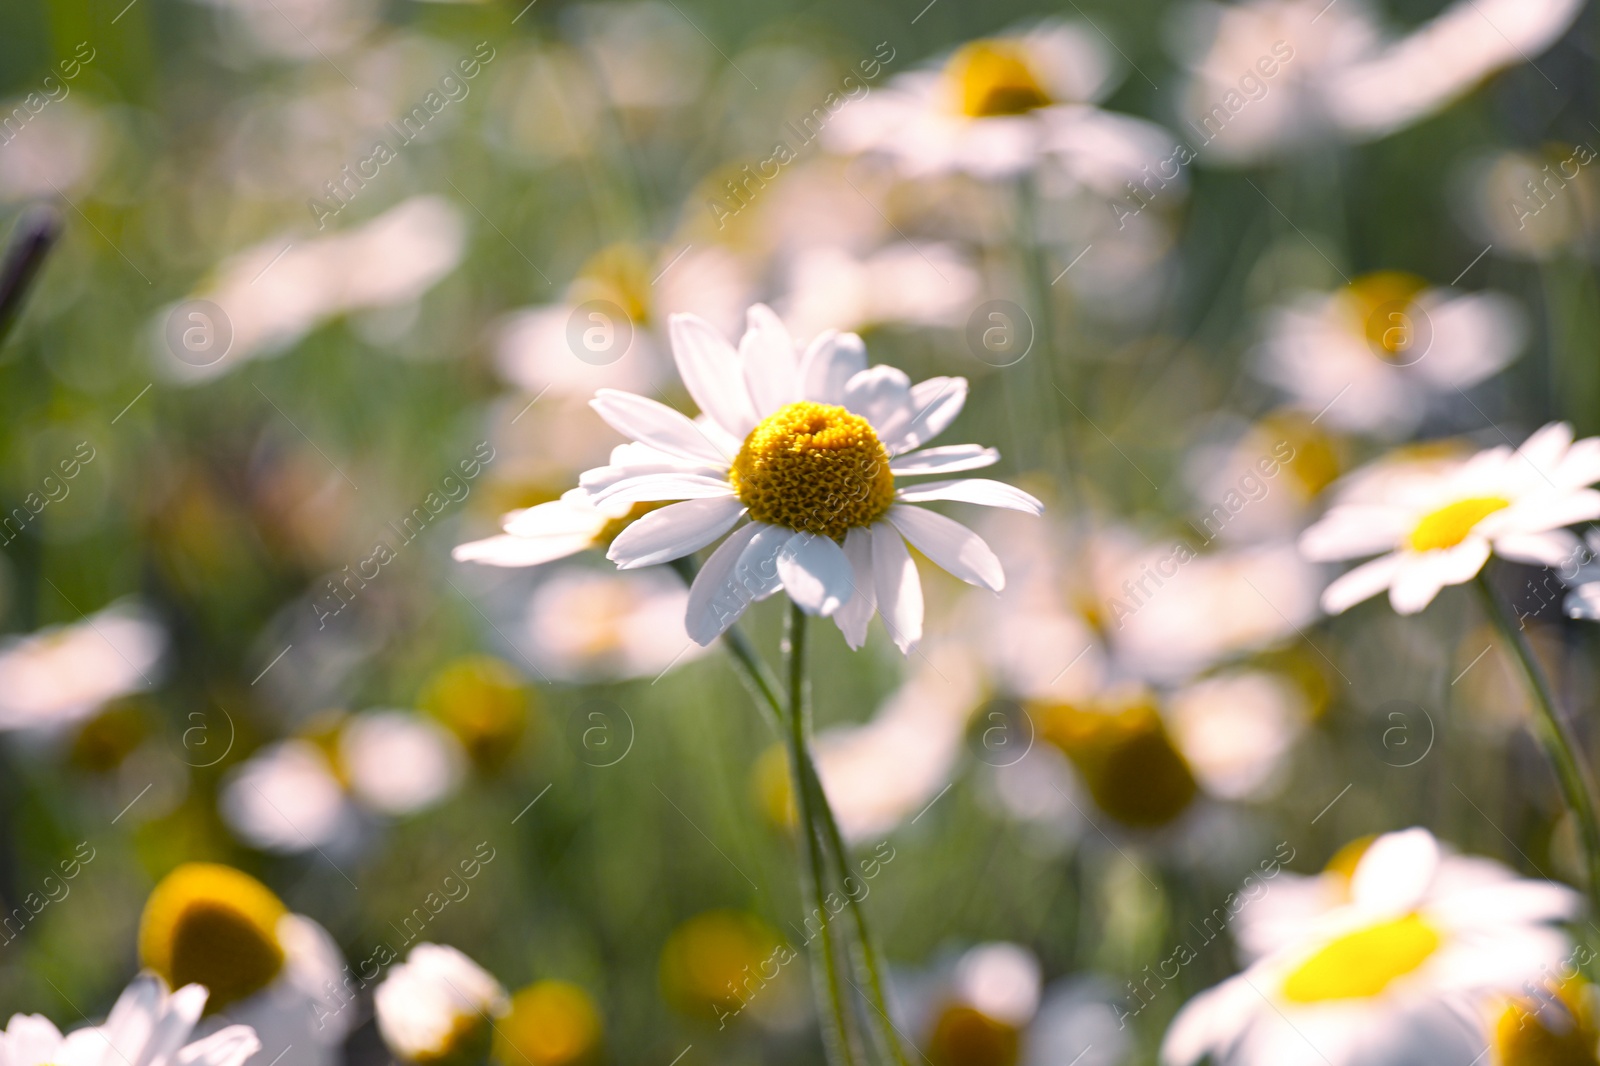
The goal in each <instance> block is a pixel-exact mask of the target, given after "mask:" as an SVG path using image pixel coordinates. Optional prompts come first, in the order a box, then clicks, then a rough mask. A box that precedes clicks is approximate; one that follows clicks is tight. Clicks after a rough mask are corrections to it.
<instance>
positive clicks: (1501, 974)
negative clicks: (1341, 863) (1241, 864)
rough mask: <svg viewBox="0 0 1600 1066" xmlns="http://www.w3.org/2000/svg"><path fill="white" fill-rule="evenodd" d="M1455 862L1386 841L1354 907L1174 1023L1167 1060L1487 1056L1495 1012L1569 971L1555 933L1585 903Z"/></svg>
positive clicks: (1309, 924)
mask: <svg viewBox="0 0 1600 1066" xmlns="http://www.w3.org/2000/svg"><path fill="white" fill-rule="evenodd" d="M1447 861H1448V860H1447V858H1446V856H1445V854H1444V853H1443V851H1442V849H1441V848H1440V846H1439V844H1438V842H1437V841H1436V840H1434V838H1433V836H1432V835H1431V834H1430V833H1428V831H1427V830H1425V829H1408V830H1406V831H1404V832H1400V833H1390V834H1388V835H1386V836H1383V837H1381V838H1379V839H1378V840H1377V841H1375V842H1374V843H1373V844H1372V846H1371V847H1370V848H1368V849H1367V851H1366V852H1365V854H1364V855H1362V857H1361V859H1360V862H1359V863H1358V864H1357V865H1356V866H1355V869H1354V874H1353V876H1352V877H1351V879H1350V889H1349V893H1350V898H1349V902H1348V903H1345V904H1343V905H1340V906H1336V907H1333V908H1331V909H1329V910H1326V911H1324V912H1322V913H1319V914H1308V915H1306V916H1305V917H1304V920H1302V921H1301V922H1299V923H1297V925H1296V928H1295V929H1294V930H1293V931H1292V932H1290V931H1289V930H1287V929H1285V936H1284V938H1283V942H1282V943H1281V944H1279V945H1278V946H1276V947H1274V948H1273V949H1272V950H1271V951H1269V952H1268V953H1267V954H1265V955H1264V956H1262V957H1261V958H1259V959H1257V960H1256V961H1255V962H1253V963H1252V964H1251V965H1250V966H1249V968H1248V969H1246V970H1245V971H1244V972H1243V973H1241V974H1239V975H1237V976H1235V977H1232V978H1230V979H1228V980H1227V981H1224V982H1223V983H1222V984H1220V985H1218V986H1216V987H1215V988H1213V989H1210V990H1209V991H1207V992H1203V993H1201V994H1200V995H1199V996H1197V997H1195V998H1194V999H1193V1000H1191V1001H1190V1002H1189V1003H1188V1004H1187V1005H1186V1006H1185V1007H1184V1008H1183V1009H1182V1010H1181V1011H1180V1012H1179V1013H1178V1016H1177V1017H1176V1018H1175V1019H1174V1020H1173V1023H1172V1027H1171V1028H1170V1029H1169V1030H1168V1031H1167V1035H1166V1038H1165V1040H1164V1041H1163V1043H1162V1049H1161V1055H1162V1060H1163V1062H1165V1063H1166V1064H1168V1066H1187V1064H1189V1063H1193V1062H1196V1061H1198V1060H1200V1059H1201V1058H1202V1057H1203V1056H1207V1055H1209V1056H1211V1061H1212V1062H1214V1063H1216V1064H1217V1066H1256V1064H1261V1066H1302V1064H1304V1066H1312V1064H1317V1066H1347V1064H1348V1066H1354V1064H1357V1063H1360V1064H1370V1063H1401V1062H1404V1063H1407V1064H1411V1066H1431V1064H1433V1063H1439V1064H1441V1066H1443V1064H1457V1066H1459V1064H1461V1063H1468V1062H1473V1061H1475V1056H1477V1057H1481V1055H1482V1053H1483V1050H1484V1045H1485V1044H1486V1043H1487V1035H1488V1034H1487V1032H1486V1026H1485V1017H1486V1009H1487V1008H1488V1007H1489V1006H1490V1005H1492V1004H1494V1003H1496V1002H1498V1001H1500V1000H1501V999H1502V998H1503V997H1504V996H1507V995H1517V994H1520V993H1521V992H1522V991H1523V987H1524V982H1531V983H1537V982H1540V981H1542V980H1543V978H1544V976H1545V974H1546V973H1547V972H1553V971H1554V970H1556V969H1557V968H1558V967H1559V966H1560V965H1561V964H1562V962H1563V960H1564V959H1565V958H1566V956H1567V954H1568V950H1569V944H1568V940H1567V937H1566V936H1565V935H1564V934H1563V933H1561V932H1559V931H1558V930H1556V929H1554V928H1552V927H1551V923H1554V922H1559V921H1563V920H1566V919H1570V918H1572V917H1574V916H1575V915H1576V914H1577V913H1578V911H1579V908H1580V903H1579V897H1578V895H1577V893H1575V892H1573V891H1572V890H1571V889H1569V888H1567V887H1565V886H1563V885H1557V884H1553V883H1551V882H1547V881H1529V880H1523V879H1520V878H1518V877H1516V876H1515V875H1514V874H1513V873H1512V872H1511V871H1510V870H1507V869H1506V868H1504V867H1503V866H1500V865H1499V864H1498V863H1493V862H1489V861H1487V860H1457V861H1456V862H1455V863H1453V864H1452V865H1449V866H1447V865H1446V864H1447ZM1277 891H1278V888H1277V887H1276V886H1275V887H1274V888H1273V889H1272V892H1274V893H1275V892H1277ZM1268 895H1269V896H1270V895H1271V893H1269V894H1268Z"/></svg>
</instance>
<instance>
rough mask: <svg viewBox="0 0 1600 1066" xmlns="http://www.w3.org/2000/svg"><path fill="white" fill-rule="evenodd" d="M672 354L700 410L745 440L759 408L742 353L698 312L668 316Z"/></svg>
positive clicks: (679, 372)
mask: <svg viewBox="0 0 1600 1066" xmlns="http://www.w3.org/2000/svg"><path fill="white" fill-rule="evenodd" d="M667 330H668V332H669V333H670V334H671V337H672V358H673V359H674V360H675V361H676V362H677V364H678V374H679V376H681V377H682V378H683V384H684V387H685V388H687V389H688V390H689V395H690V396H693V397H694V402H695V403H697V404H699V405H700V410H701V411H703V412H705V413H706V414H707V415H709V416H710V417H711V418H712V419H713V420H714V421H715V422H716V423H717V424H718V425H720V426H721V427H722V428H723V429H725V430H727V431H728V432H729V433H731V434H733V435H734V436H735V437H737V438H739V439H740V440H743V439H744V438H745V437H746V436H748V435H749V433H750V431H751V430H752V429H754V428H755V426H756V414H755V408H754V407H753V406H752V405H751V403H750V393H749V391H748V390H747V389H746V388H745V384H744V371H743V368H742V367H741V366H740V365H739V353H738V352H735V351H734V350H733V345H731V344H729V343H728V342H727V341H726V340H724V339H723V338H722V335H721V334H720V333H718V332H717V331H716V330H715V329H712V328H711V324H710V323H709V322H707V321H706V320H705V319H703V318H701V317H699V316H698V315H690V314H675V315H673V316H672V317H671V318H670V319H669V320H668V325H667Z"/></svg>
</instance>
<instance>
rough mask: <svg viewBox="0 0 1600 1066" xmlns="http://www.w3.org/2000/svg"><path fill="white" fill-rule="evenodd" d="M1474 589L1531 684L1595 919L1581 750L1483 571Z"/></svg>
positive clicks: (1594, 832)
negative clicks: (1575, 829) (1576, 837)
mask: <svg viewBox="0 0 1600 1066" xmlns="http://www.w3.org/2000/svg"><path fill="white" fill-rule="evenodd" d="M1474 583H1475V584H1476V585H1477V587H1478V592H1479V594H1480V595H1481V596H1482V598H1483V605H1484V610H1485V611H1486V612H1487V613H1488V615H1489V620H1490V621H1491V622H1493V623H1494V627H1495V629H1496V630H1497V631H1498V632H1499V634H1500V637H1501V639H1502V640H1504V641H1505V643H1506V645H1507V646H1508V647H1510V649H1511V651H1512V652H1513V653H1514V655H1515V657H1516V660H1517V662H1518V664H1519V665H1520V666H1521V667H1522V676H1523V677H1524V678H1525V679H1526V680H1527V682H1528V690H1529V692H1530V693H1531V694H1532V695H1533V705H1534V709H1535V711H1536V712H1537V713H1536V716H1535V718H1534V723H1535V729H1534V733H1535V734H1536V735H1537V736H1538V737H1539V741H1540V743H1541V744H1542V745H1543V746H1544V750H1545V754H1546V755H1547V756H1548V757H1549V759H1550V762H1551V764H1552V765H1554V767H1555V771H1556V780H1557V781H1558V782H1559V783H1560V785H1561V793H1562V796H1563V798H1564V799H1565V800H1566V801H1567V806H1568V807H1569V808H1570V809H1571V811H1572V815H1573V817H1574V818H1576V819H1577V820H1578V835H1579V846H1580V847H1581V848H1582V849H1583V852H1584V856H1583V859H1584V869H1585V873H1586V874H1587V875H1588V880H1589V885H1588V887H1589V901H1590V907H1591V913H1594V914H1600V818H1597V817H1596V814H1595V799H1594V782H1593V781H1591V780H1590V778H1589V774H1588V771H1587V770H1586V769H1585V768H1584V764H1583V760H1582V757H1581V755H1580V752H1581V751H1582V748H1581V746H1580V745H1579V743H1578V738H1577V737H1576V736H1575V735H1573V732H1572V729H1571V727H1569V726H1568V725H1567V722H1566V720H1565V719H1563V718H1562V717H1561V714H1560V712H1559V711H1558V710H1557V709H1556V701H1555V697H1554V695H1553V694H1552V693H1551V690H1550V682H1549V681H1548V680H1547V679H1546V677H1545V674H1544V667H1542V666H1541V665H1540V664H1539V660H1538V658H1537V657H1536V656H1535V655H1534V652H1533V647H1532V645H1530V644H1529V643H1528V637H1527V634H1526V633H1525V632H1524V631H1523V629H1522V626H1521V624H1519V623H1518V622H1517V621H1515V620H1514V619H1513V618H1512V617H1511V615H1510V614H1509V613H1508V612H1507V611H1506V609H1505V607H1504V606H1503V605H1502V604H1501V603H1500V601H1499V599H1498V598H1497V597H1496V596H1495V594H1494V590H1493V589H1491V588H1490V587H1489V579H1488V577H1487V576H1486V575H1485V574H1484V573H1483V572H1482V571H1479V573H1478V576H1477V579H1476V581H1475V582H1474Z"/></svg>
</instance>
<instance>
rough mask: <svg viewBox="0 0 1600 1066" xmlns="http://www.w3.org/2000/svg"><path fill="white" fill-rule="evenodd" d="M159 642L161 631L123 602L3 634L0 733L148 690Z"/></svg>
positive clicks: (73, 716)
mask: <svg viewBox="0 0 1600 1066" xmlns="http://www.w3.org/2000/svg"><path fill="white" fill-rule="evenodd" d="M166 644H167V635H166V632H165V630H163V629H162V628H161V626H160V625H159V624H158V623H156V622H155V621H154V620H152V619H151V618H150V617H149V616H148V615H147V614H146V613H144V612H143V611H141V610H140V609H139V608H137V607H136V606H130V605H126V604H119V605H114V606H111V607H108V608H106V609H105V610H103V611H100V612H98V613H96V614H93V615H90V616H89V617H87V618H85V619H84V620H83V621H81V622H76V623H74V624H72V625H65V626H51V627H50V628H48V629H41V630H39V631H38V632H36V633H32V634H29V635H28V636H23V637H8V638H6V639H5V641H4V642H3V643H0V730H7V729H28V728H48V727H50V726H55V725H63V724H67V723H71V722H76V721H79V720H81V719H83V718H87V717H88V716H89V715H91V714H93V713H94V712H95V711H97V710H99V709H100V708H101V707H102V706H104V705H105V704H106V703H108V702H110V701H111V700H114V699H116V698H117V697H118V696H125V695H127V694H128V693H130V692H136V691H139V690H141V689H146V688H148V687H150V686H151V685H152V684H153V683H154V677H155V675H156V667H157V665H158V664H159V662H160V660H161V656H162V653H163V652H164V651H165V649H166Z"/></svg>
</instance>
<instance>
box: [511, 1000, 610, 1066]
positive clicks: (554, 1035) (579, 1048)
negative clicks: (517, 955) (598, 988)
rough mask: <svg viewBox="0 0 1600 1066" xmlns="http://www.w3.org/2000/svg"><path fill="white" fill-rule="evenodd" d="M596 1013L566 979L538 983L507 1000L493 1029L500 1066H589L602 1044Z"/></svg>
mask: <svg viewBox="0 0 1600 1066" xmlns="http://www.w3.org/2000/svg"><path fill="white" fill-rule="evenodd" d="M603 1037H604V1033H603V1031H602V1026H601V1019H600V1009H599V1008H598V1007H597V1006H596V1005H595V1002H594V999H593V998H592V997H591V996H590V995H589V993H587V992H585V991H584V990H583V989H582V988H579V987H578V986H577V985H575V984H572V983H570V982H568V981H538V982H535V983H534V984H531V985H529V986H527V987H526V988H523V989H521V990H519V991H518V992H517V993H516V994H515V995H513V996H512V997H511V1009H510V1011H509V1013H507V1014H506V1016H505V1017H503V1018H501V1019H500V1021H499V1023H498V1024H497V1025H496V1026H495V1034H494V1055H493V1057H494V1061H495V1062H497V1063H499V1064H500V1066H577V1064H579V1063H585V1062H591V1061H593V1060H594V1058H595V1056H596V1055H597V1054H598V1053H599V1051H600V1047H601V1044H602V1041H603Z"/></svg>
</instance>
